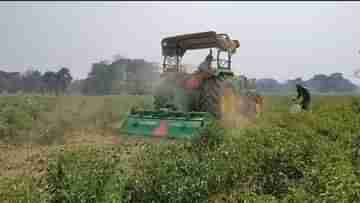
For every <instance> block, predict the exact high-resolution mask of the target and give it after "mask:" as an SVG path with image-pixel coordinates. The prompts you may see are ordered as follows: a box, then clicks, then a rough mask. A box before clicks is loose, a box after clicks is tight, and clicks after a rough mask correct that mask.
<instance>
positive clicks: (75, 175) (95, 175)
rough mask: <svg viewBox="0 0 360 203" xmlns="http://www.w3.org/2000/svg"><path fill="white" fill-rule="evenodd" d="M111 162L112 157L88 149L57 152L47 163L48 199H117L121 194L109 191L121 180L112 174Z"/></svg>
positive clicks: (57, 200) (50, 200)
mask: <svg viewBox="0 0 360 203" xmlns="http://www.w3.org/2000/svg"><path fill="white" fill-rule="evenodd" d="M104 157H105V158H104ZM115 163H116V161H115V159H111V158H106V154H105V153H103V152H101V151H100V150H95V149H91V148H86V149H82V150H80V151H73V152H66V153H63V154H60V155H59V156H57V157H56V158H55V159H53V160H51V161H50V162H49V167H48V175H47V184H48V187H47V192H48V194H49V197H48V199H49V202H104V201H105V200H109V198H110V199H111V200H114V199H116V198H119V196H120V195H121V194H118V195H116V193H115V194H112V195H110V194H109V192H113V189H117V188H118V185H119V184H121V182H118V181H121V180H122V179H121V178H119V177H118V178H116V176H115V175H118V174H117V173H116V172H117V170H116V167H115V166H116V165H115ZM113 178H114V179H113ZM111 179H113V180H111ZM109 184H110V185H109ZM106 189H112V190H108V191H106Z"/></svg>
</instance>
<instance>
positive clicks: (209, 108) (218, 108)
mask: <svg viewBox="0 0 360 203" xmlns="http://www.w3.org/2000/svg"><path fill="white" fill-rule="evenodd" d="M226 90H229V91H231V93H234V89H233V88H232V84H231V83H230V82H229V81H227V80H225V79H224V78H222V77H212V78H210V79H208V80H205V81H204V83H203V85H202V88H201V93H200V95H201V96H200V99H199V100H200V101H199V105H198V108H199V110H200V111H204V112H209V113H210V114H212V115H213V116H214V117H215V118H217V119H221V118H222V114H223V112H222V98H223V97H224V96H225V93H226Z"/></svg>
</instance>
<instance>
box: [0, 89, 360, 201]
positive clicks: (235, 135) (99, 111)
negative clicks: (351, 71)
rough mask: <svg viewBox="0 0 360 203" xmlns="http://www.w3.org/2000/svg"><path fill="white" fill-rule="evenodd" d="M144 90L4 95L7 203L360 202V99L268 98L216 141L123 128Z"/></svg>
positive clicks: (0, 178)
mask: <svg viewBox="0 0 360 203" xmlns="http://www.w3.org/2000/svg"><path fill="white" fill-rule="evenodd" d="M151 103H152V99H151V98H150V97H141V96H98V97H95V96H93V97H91V96H63V97H50V96H49V97H45V96H7V97H0V107H1V108H0V202H104V203H105V202H106V203H107V202H360V97H351V96H318V97H315V98H314V102H313V105H312V111H311V112H306V113H298V114H290V113H288V110H289V105H290V97H285V96H267V97H266V98H265V110H264V113H263V114H262V115H261V116H260V117H259V118H257V119H256V120H255V121H254V122H253V123H251V124H248V125H246V126H245V127H244V126H243V127H242V128H237V129H224V128H222V127H221V126H219V125H218V124H217V123H213V124H212V125H211V126H210V127H209V128H208V129H206V130H205V131H204V132H203V134H204V136H208V138H209V142H208V143H207V144H206V145H204V144H202V143H201V142H199V140H197V139H194V140H192V141H191V142H182V141H173V140H158V139H141V138H136V139H135V138H129V137H126V136H124V135H120V134H119V133H118V132H116V128H115V127H116V124H118V122H119V121H121V120H122V119H124V117H125V116H126V113H127V111H128V110H129V109H130V107H131V106H133V105H138V106H140V107H150V106H151Z"/></svg>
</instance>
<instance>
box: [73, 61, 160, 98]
mask: <svg viewBox="0 0 360 203" xmlns="http://www.w3.org/2000/svg"><path fill="white" fill-rule="evenodd" d="M159 78H160V72H159V67H158V66H157V65H156V64H155V63H151V62H148V61H145V60H143V59H129V58H123V57H118V58H116V59H115V60H114V61H112V62H107V61H100V62H97V63H93V64H92V66H91V71H90V73H89V74H88V76H87V78H86V79H85V80H83V81H77V83H76V85H77V88H80V89H81V92H82V93H83V94H86V95H107V94H122V93H127V94H150V93H151V91H152V87H153V85H154V83H155V82H156V81H158V80H159ZM80 83H82V85H81V84H80ZM80 86H81V87H80Z"/></svg>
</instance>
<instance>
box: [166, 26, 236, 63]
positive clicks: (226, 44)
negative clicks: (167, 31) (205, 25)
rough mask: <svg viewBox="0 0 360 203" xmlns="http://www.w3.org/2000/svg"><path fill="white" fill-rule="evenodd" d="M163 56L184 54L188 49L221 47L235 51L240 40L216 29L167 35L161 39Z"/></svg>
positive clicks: (224, 49)
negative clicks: (218, 32)
mask: <svg viewBox="0 0 360 203" xmlns="http://www.w3.org/2000/svg"><path fill="white" fill-rule="evenodd" d="M161 47H162V55H163V56H181V57H182V56H184V54H185V52H186V50H191V49H207V48H219V49H221V50H223V51H231V52H234V51H235V50H236V49H237V48H239V47H240V43H239V41H238V40H231V39H230V37H229V36H228V35H227V34H217V33H216V32H214V31H209V32H199V33H192V34H185V35H177V36H174V37H167V38H164V39H163V40H162V41H161Z"/></svg>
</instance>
